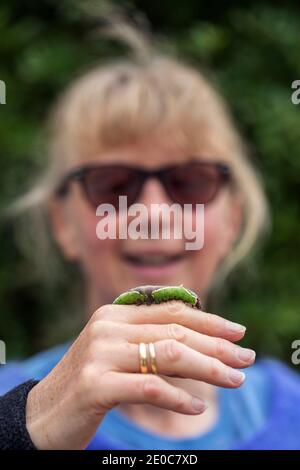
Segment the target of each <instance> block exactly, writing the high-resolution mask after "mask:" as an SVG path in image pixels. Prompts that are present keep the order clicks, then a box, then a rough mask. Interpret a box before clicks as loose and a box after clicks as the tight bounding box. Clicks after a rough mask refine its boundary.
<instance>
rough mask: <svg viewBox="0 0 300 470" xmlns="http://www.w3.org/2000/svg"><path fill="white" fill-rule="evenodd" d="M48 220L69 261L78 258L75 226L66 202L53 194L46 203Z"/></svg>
mask: <svg viewBox="0 0 300 470" xmlns="http://www.w3.org/2000/svg"><path fill="white" fill-rule="evenodd" d="M48 213H49V220H50V224H51V227H52V233H53V237H54V239H55V241H56V242H57V244H58V246H59V247H60V249H61V251H62V253H63V255H64V256H65V258H67V259H68V260H70V261H75V260H76V259H77V258H78V250H77V243H76V236H75V227H74V225H73V224H72V220H71V217H70V214H69V213H68V207H67V202H66V200H64V199H61V198H59V197H56V196H54V197H53V198H52V199H51V200H50V201H49V204H48Z"/></svg>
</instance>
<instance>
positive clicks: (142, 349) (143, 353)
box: [139, 343, 148, 374]
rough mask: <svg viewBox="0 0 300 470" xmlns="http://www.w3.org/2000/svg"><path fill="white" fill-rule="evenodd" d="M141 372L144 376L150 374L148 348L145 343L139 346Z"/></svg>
mask: <svg viewBox="0 0 300 470" xmlns="http://www.w3.org/2000/svg"><path fill="white" fill-rule="evenodd" d="M139 353H140V370H141V373H142V374H148V361H147V347H146V344H145V343H140V344H139Z"/></svg>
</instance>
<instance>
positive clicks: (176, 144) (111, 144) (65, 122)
mask: <svg viewBox="0 0 300 470" xmlns="http://www.w3.org/2000/svg"><path fill="white" fill-rule="evenodd" d="M48 144H49V154H50V156H49V167H48V168H47V169H46V171H45V175H44V177H43V178H42V180H41V182H40V183H39V184H38V185H37V187H36V188H34V189H33V190H32V192H30V194H29V195H28V196H27V197H25V198H24V199H23V202H22V204H23V209H24V210H25V209H26V210H28V211H29V212H30V211H31V213H34V212H35V211H36V212H38V211H41V210H42V211H43V210H46V212H47V214H48V218H49V221H50V223H51V227H52V235H53V237H54V239H55V241H56V243H57V245H58V246H59V249H60V250H61V253H62V254H63V256H64V257H65V258H66V259H67V260H69V261H71V262H75V263H76V264H77V265H78V266H79V268H80V270H81V273H82V276H83V279H84V289H85V295H86V299H87V304H86V315H87V316H86V318H87V323H86V326H85V327H84V328H83V330H82V331H81V333H80V334H79V336H78V338H77V339H75V341H73V342H72V344H70V343H68V344H65V345H62V346H58V347H56V348H54V349H52V350H50V351H46V352H43V353H41V354H38V355H37V356H35V357H33V358H31V359H28V360H25V361H23V362H21V363H15V364H12V365H8V366H6V368H5V369H4V370H3V371H2V374H1V390H2V392H5V391H8V390H10V389H11V388H13V387H14V386H16V385H18V384H20V383H22V382H25V381H26V380H28V379H35V381H34V382H29V386H28V385H27V395H26V399H27V401H26V400H25V401H23V402H24V403H26V410H24V422H25V420H26V428H25V430H24V427H23V431H24V432H25V433H27V432H28V435H27V434H26V438H27V441H26V444H24V447H27V446H28V448H37V449H86V448H87V449H126V448H134V449H136V448H142V449H149V448H152V449H159V448H162V449H168V448H169V449H238V448H241V449H259V448H273V449H274V448H300V434H299V432H297V431H299V430H300V429H299V424H297V420H295V421H293V418H294V417H295V416H298V417H299V411H298V401H299V398H300V392H299V389H300V387H299V385H300V382H299V378H298V377H297V376H296V374H294V373H293V372H291V371H290V370H288V368H286V367H285V366H283V365H281V364H279V363H277V362H276V361H272V360H259V361H257V362H256V363H255V364H254V361H255V352H254V351H252V350H249V349H245V348H242V347H240V346H238V345H237V344H236V342H237V341H239V340H240V339H242V338H243V336H244V334H245V327H244V326H242V325H239V324H235V323H232V322H230V321H229V320H226V319H223V318H222V317H220V316H217V315H215V314H209V313H205V312H204V311H202V312H200V311H198V310H196V309H193V308H191V307H189V306H187V305H185V304H184V303H181V302H166V303H164V304H159V305H151V306H148V305H142V306H132V305H126V306H124V305H112V301H113V299H114V298H115V297H116V296H117V295H119V294H120V293H121V292H123V291H126V290H128V289H130V288H132V287H134V286H138V285H145V284H160V285H179V284H183V285H184V286H186V287H188V288H190V289H192V290H194V291H195V292H197V294H198V295H199V297H200V299H201V301H202V303H204V305H205V301H206V298H207V296H208V294H209V293H210V292H211V291H212V289H213V287H214V285H215V283H216V282H220V279H222V278H224V276H225V274H227V273H228V272H229V271H230V270H231V269H232V268H233V267H234V266H235V265H236V264H237V263H238V262H239V261H241V260H242V259H243V258H244V257H245V256H246V255H247V254H248V253H249V252H250V250H251V248H252V247H253V246H254V244H255V242H256V240H257V239H258V237H259V236H260V234H261V233H262V230H263V228H264V225H265V222H266V219H267V209H266V202H265V198H264V195H263V191H262V189H261V186H260V182H259V179H258V177H257V175H256V173H255V171H254V169H253V168H252V166H251V164H250V162H249V161H248V159H247V157H246V155H245V149H244V146H243V144H242V142H241V139H240V137H239V136H238V134H237V131H236V130H235V128H234V126H233V124H232V122H231V119H230V117H229V115H228V112H227V110H226V107H225V105H224V103H223V102H222V100H221V98H220V97H219V96H218V94H217V92H216V91H215V90H214V89H213V88H212V87H211V85H210V84H209V83H208V81H207V80H206V79H205V78H204V77H203V76H202V75H201V74H200V73H199V72H198V71H197V70H194V69H193V68H192V67H190V66H187V65H185V64H183V63H180V62H179V61H177V60H175V59H172V58H169V57H165V56H160V55H155V54H154V55H151V54H149V55H147V54H146V52H145V51H144V53H143V58H142V60H120V61H117V62H115V63H108V64H106V65H101V66H99V67H96V68H95V69H93V70H92V71H91V72H89V73H87V74H85V75H83V76H82V77H81V78H79V79H77V80H76V81H75V82H74V84H73V85H72V86H71V87H70V88H69V89H67V90H66V92H65V93H64V94H63V95H62V97H61V98H60V99H59V101H58V103H57V104H56V106H55V108H54V110H53V112H52V117H51V132H50V135H49V143H48ZM141 170H142V171H141ZM151 172H152V173H151ZM153 172H154V173H153ZM155 172H156V173H155ZM157 172H158V173H157ZM159 172H160V173H159ZM145 175H146V176H147V177H145ZM161 175H163V176H161ZM119 195H126V196H127V197H128V201H129V203H130V204H132V203H136V202H138V203H140V204H143V205H144V207H146V208H148V209H149V213H150V208H151V207H153V206H152V205H153V204H163V203H166V204H168V205H170V204H173V203H177V204H179V205H181V206H183V205H184V204H185V203H194V204H195V203H202V204H204V207H205V209H204V220H205V223H204V228H203V229H204V246H203V248H202V249H198V250H190V251H188V250H186V249H185V242H186V240H185V239H184V237H182V238H181V239H177V238H176V237H173V238H172V237H171V239H170V240H163V239H158V240H157V239H137V240H135V239H130V238H116V239H105V240H100V239H99V238H98V237H97V235H96V227H97V224H98V222H99V216H98V215H97V214H96V208H97V207H98V206H99V204H101V203H111V204H113V205H114V206H116V204H117V199H118V196H119ZM118 215H120V216H121V213H118ZM193 217H195V212H193ZM193 222H194V223H195V218H194V219H193ZM116 223H117V224H119V223H120V221H118V220H117V222H116ZM147 223H150V220H148V221H147ZM117 227H118V226H117ZM173 229H174V226H173ZM141 343H145V344H146V345H148V344H149V343H153V345H154V350H155V355H156V365H157V372H158V373H157V374H154V373H151V370H150V366H149V364H148V368H146V372H147V373H142V372H141V369H140V344H141ZM249 366H251V367H249ZM247 367H249V369H247V371H246V380H245V373H243V372H242V371H240V370H239V369H244V368H247ZM143 372H145V371H143ZM36 381H38V382H36ZM25 386H26V384H25ZM10 393H11V394H13V393H14V392H10ZM6 399H7V397H6ZM25 412H26V413H25ZM298 422H300V420H298ZM20 429H21V428H20ZM282 431H284V432H282ZM25 440H26V439H25Z"/></svg>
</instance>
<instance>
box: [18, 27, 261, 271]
mask: <svg viewBox="0 0 300 470" xmlns="http://www.w3.org/2000/svg"><path fill="white" fill-rule="evenodd" d="M114 33H115V36H118V37H121V38H123V40H125V41H126V42H127V43H129V44H130V47H131V50H132V51H133V52H135V53H134V56H133V57H131V58H125V59H119V60H115V61H111V62H108V63H106V64H101V65H99V66H96V67H94V68H93V69H92V70H91V71H89V72H87V73H85V74H83V76H81V77H79V78H77V80H75V82H74V83H73V84H72V85H71V86H69V87H68V88H67V90H66V91H65V92H64V93H62V95H61V96H60V97H59V99H58V100H57V103H56V104H55V105H54V107H53V108H52V110H51V113H50V118H49V122H48V125H47V131H46V144H47V158H48V164H47V165H48V166H47V168H46V170H45V171H44V172H43V175H42V176H41V177H40V179H39V180H38V182H37V183H36V184H35V185H34V187H33V188H32V189H31V190H30V191H29V192H28V193H27V194H25V195H24V196H22V198H20V199H19V200H18V201H17V203H16V204H15V206H14V209H15V210H17V212H18V213H19V214H20V213H24V214H25V215H26V222H25V225H24V226H23V228H22V230H21V233H22V234H23V235H22V240H21V243H22V244H23V245H24V243H26V246H25V249H26V248H27V251H28V249H29V251H30V252H31V255H32V254H35V258H36V260H37V261H38V263H39V264H40V267H42V268H43V266H45V264H44V263H43V260H45V259H47V260H48V261H47V273H48V274H49V270H50V268H51V267H50V265H49V261H53V260H54V257H53V255H52V254H50V250H52V249H53V245H52V244H51V242H50V244H49V227H48V228H47V226H46V225H45V222H46V221H47V201H48V200H49V198H50V197H51V195H52V194H53V192H54V190H55V188H56V186H57V184H58V182H59V180H60V178H61V177H62V176H63V175H64V173H65V171H66V170H67V169H68V168H69V167H70V166H71V164H74V161H76V159H79V160H80V159H81V158H84V157H85V156H87V157H88V156H91V155H95V153H96V152H97V153H98V154H99V152H101V151H102V150H104V149H106V148H111V147H112V146H118V145H121V144H122V143H125V142H128V141H132V140H134V139H140V138H143V137H145V136H147V135H151V133H152V134H155V133H158V134H163V133H165V132H169V135H171V136H172V139H174V140H178V143H181V144H184V145H185V146H186V147H187V148H189V149H190V151H191V152H194V153H195V154H197V151H198V152H202V153H203V149H205V147H206V146H207V145H210V146H211V145H213V146H214V148H215V149H216V155H218V154H217V152H218V151H219V154H220V156H221V157H222V160H223V161H226V162H228V163H229V164H230V166H231V167H232V171H233V174H234V180H235V190H236V191H237V192H238V193H239V194H240V195H241V196H242V200H243V225H242V228H241V233H240V236H239V238H238V240H237V241H236V244H235V246H234V247H233V249H232V251H231V252H230V253H229V254H228V256H227V257H226V259H224V262H223V263H222V266H221V269H220V272H219V273H218V274H219V277H220V276H221V277H222V278H223V279H224V277H225V275H226V274H228V273H229V272H230V271H231V270H232V269H233V268H234V267H235V266H236V265H237V264H238V263H239V262H240V261H241V260H243V259H244V258H245V257H246V255H248V253H249V252H250V251H251V250H252V249H253V247H254V246H255V244H256V242H257V241H258V239H259V238H260V236H261V235H262V233H263V232H264V229H265V228H266V226H267V223H268V220H269V219H268V207H267V202H266V198H265V196H264V192H263V189H262V183H261V180H260V177H259V176H258V174H257V172H256V171H255V170H254V168H253V166H252V164H251V163H250V160H249V158H248V156H247V151H246V148H245V145H244V143H243V141H242V139H241V137H240V136H239V134H238V132H237V130H236V128H235V126H234V124H233V122H232V119H231V117H230V114H229V112H228V110H227V107H226V105H225V103H224V102H223V100H222V98H221V97H220V96H219V93H218V92H217V91H216V90H215V89H214V88H213V87H212V86H211V84H210V83H209V82H208V80H207V79H206V78H205V77H204V75H203V73H201V72H199V70H197V69H196V68H195V67H192V66H190V65H188V64H186V63H184V62H183V61H182V60H178V59H177V58H175V57H171V56H170V55H169V56H168V55H164V54H159V53H156V52H155V51H154V50H153V48H152V47H149V44H148V42H147V40H146V39H145V37H143V36H142V35H140V34H139V33H138V32H137V31H136V30H134V28H132V27H130V26H128V25H124V24H121V23H119V24H118V25H117V26H116V24H115V25H114ZM29 216H30V219H28V217H29ZM28 229H29V230H31V231H32V235H33V240H34V243H33V244H30V243H29V244H28V240H29V238H28V237H27V238H26V240H27V242H25V238H24V230H25V232H26V233H27V234H28ZM31 239H32V238H31ZM52 265H53V263H52ZM53 266H54V267H53V270H54V273H55V270H56V267H55V266H56V265H55V264H54V265H53ZM53 270H52V276H53V274H54V273H53Z"/></svg>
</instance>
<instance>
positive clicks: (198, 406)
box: [192, 397, 208, 413]
mask: <svg viewBox="0 0 300 470" xmlns="http://www.w3.org/2000/svg"><path fill="white" fill-rule="evenodd" d="M192 407H193V409H194V410H195V411H197V412H198V413H201V412H203V411H204V410H206V408H207V407H208V403H207V402H206V401H205V400H202V399H201V398H198V397H193V398H192Z"/></svg>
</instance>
